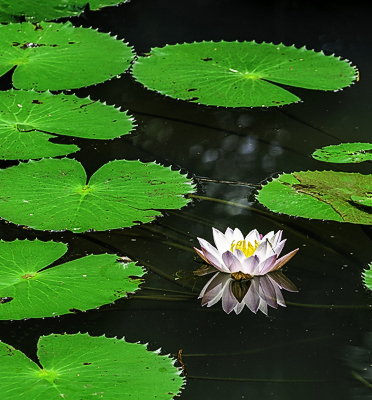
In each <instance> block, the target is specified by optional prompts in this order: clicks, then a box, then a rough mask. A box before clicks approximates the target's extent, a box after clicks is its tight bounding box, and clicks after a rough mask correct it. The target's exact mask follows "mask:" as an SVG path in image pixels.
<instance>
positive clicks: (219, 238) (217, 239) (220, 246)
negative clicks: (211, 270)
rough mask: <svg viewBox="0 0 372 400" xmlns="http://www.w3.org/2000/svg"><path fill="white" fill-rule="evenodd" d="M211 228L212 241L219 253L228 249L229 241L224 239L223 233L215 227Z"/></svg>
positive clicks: (229, 246)
mask: <svg viewBox="0 0 372 400" xmlns="http://www.w3.org/2000/svg"><path fill="white" fill-rule="evenodd" d="M212 230H213V239H214V243H215V245H216V247H217V250H218V251H219V252H220V254H222V253H224V252H225V251H227V250H230V248H231V242H230V241H228V240H227V239H226V237H225V235H224V234H223V233H222V232H220V231H219V230H218V229H216V228H212Z"/></svg>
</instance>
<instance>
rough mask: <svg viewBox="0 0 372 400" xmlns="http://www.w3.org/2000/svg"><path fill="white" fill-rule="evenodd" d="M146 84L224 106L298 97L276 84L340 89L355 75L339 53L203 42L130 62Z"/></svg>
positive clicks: (158, 50)
mask: <svg viewBox="0 0 372 400" xmlns="http://www.w3.org/2000/svg"><path fill="white" fill-rule="evenodd" d="M133 75H134V77H135V78H136V79H137V80H138V81H139V82H140V83H142V84H143V85H144V86H146V87H147V88H149V89H152V90H157V91H158V92H159V93H161V94H165V95H168V96H170V97H173V98H177V99H181V100H186V101H190V102H197V103H202V104H207V105H214V106H224V107H270V106H278V105H282V104H289V103H293V102H296V101H299V100H300V99H299V98H298V97H297V96H295V95H294V94H292V93H290V92H288V91H287V90H285V89H283V88H281V87H280V86H278V85H276V84H277V83H279V84H284V85H290V86H295V87H302V88H307V89H320V90H338V89H341V88H343V87H346V86H349V85H350V84H352V83H353V82H354V81H355V80H356V79H357V77H358V72H357V70H356V68H354V67H353V66H351V65H350V64H349V63H348V62H347V61H345V60H341V59H340V58H339V57H334V56H325V55H324V53H322V52H320V53H316V52H315V51H313V50H306V48H305V47H302V48H300V49H296V48H295V47H294V46H290V47H288V46H284V45H283V44H278V45H275V44H273V43H260V44H258V43H256V42H254V41H253V42H237V41H236V42H224V41H221V42H218V43H215V42H201V43H183V44H176V45H167V46H165V47H162V48H158V47H155V48H153V49H151V51H150V53H149V54H147V55H146V56H145V57H139V58H138V60H137V61H136V62H135V63H134V66H133Z"/></svg>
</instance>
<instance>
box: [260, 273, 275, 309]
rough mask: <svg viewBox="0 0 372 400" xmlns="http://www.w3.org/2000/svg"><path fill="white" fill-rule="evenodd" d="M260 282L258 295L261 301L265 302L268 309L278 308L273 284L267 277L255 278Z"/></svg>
mask: <svg viewBox="0 0 372 400" xmlns="http://www.w3.org/2000/svg"><path fill="white" fill-rule="evenodd" d="M256 279H259V280H260V290H259V294H260V297H261V299H262V300H263V301H265V302H266V303H267V304H268V305H269V306H270V307H273V308H278V303H277V301H276V294H275V289H274V287H273V284H272V283H271V281H270V279H269V278H268V277H267V276H262V277H260V278H256Z"/></svg>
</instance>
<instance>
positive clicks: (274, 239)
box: [270, 231, 283, 247]
mask: <svg viewBox="0 0 372 400" xmlns="http://www.w3.org/2000/svg"><path fill="white" fill-rule="evenodd" d="M282 233H283V231H278V232H276V234H275V235H274V236H273V237H272V239H271V241H270V242H271V244H272V246H273V247H275V246H277V245H278V243H279V242H280V241H281V240H282Z"/></svg>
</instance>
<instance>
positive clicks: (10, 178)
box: [0, 158, 195, 233]
mask: <svg viewBox="0 0 372 400" xmlns="http://www.w3.org/2000/svg"><path fill="white" fill-rule="evenodd" d="M194 192H195V185H194V183H193V181H192V180H191V179H189V178H187V177H186V176H185V175H182V174H180V173H179V172H178V171H173V170H172V169H171V167H163V166H162V165H159V164H156V163H155V162H149V163H142V162H140V161H128V160H114V161H110V162H108V163H107V164H105V165H104V166H102V167H101V168H100V169H99V170H98V171H96V172H95V173H94V174H93V175H92V176H91V178H90V179H89V181H87V175H86V172H85V170H84V168H83V166H82V165H81V164H80V163H79V162H78V161H76V160H73V159H68V158H63V159H60V160H57V159H53V158H49V159H42V160H40V161H33V160H30V161H29V162H28V163H20V164H19V165H17V166H14V167H10V168H7V169H4V170H0V217H1V218H3V219H6V220H7V221H10V222H13V223H15V224H20V225H26V226H29V227H31V228H33V229H38V230H54V231H61V230H70V231H72V232H75V233H81V232H86V231H88V230H97V231H106V230H109V229H119V228H124V227H129V226H133V225H137V224H138V223H146V222H151V221H153V220H154V218H155V217H157V216H161V215H162V214H161V212H160V211H158V210H167V209H180V208H182V207H184V206H185V205H187V204H188V203H189V202H190V201H191V200H190V199H187V198H186V197H185V195H186V194H188V193H194Z"/></svg>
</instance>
